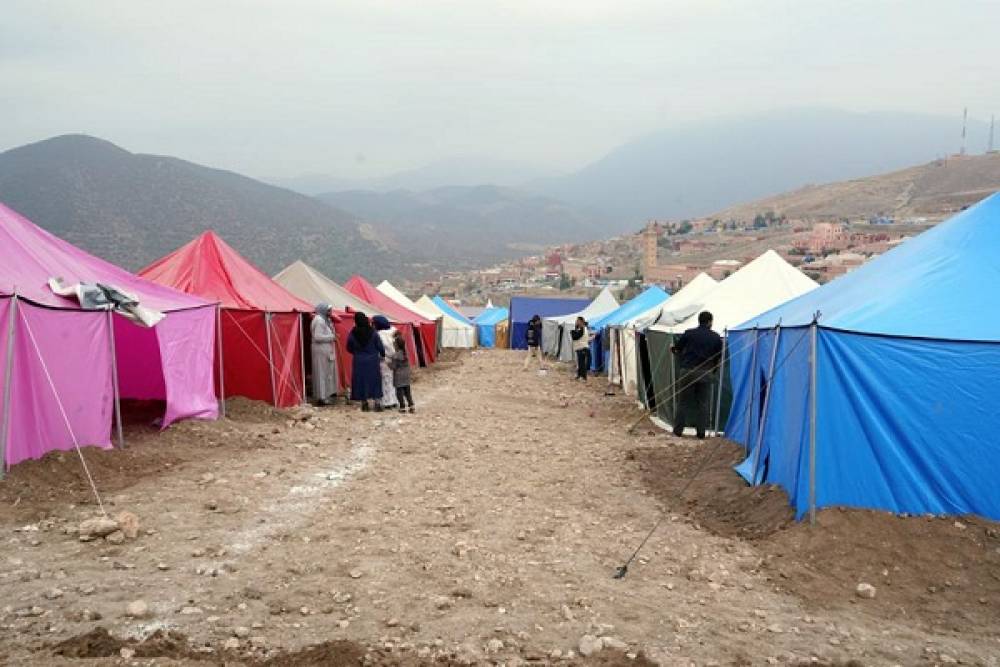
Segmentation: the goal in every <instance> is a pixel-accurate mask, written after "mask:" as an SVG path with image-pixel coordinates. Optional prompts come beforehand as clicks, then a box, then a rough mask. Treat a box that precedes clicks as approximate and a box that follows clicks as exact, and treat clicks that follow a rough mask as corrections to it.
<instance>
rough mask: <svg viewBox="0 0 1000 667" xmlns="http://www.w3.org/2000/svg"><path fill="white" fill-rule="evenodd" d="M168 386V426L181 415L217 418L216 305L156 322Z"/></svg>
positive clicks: (179, 313)
mask: <svg viewBox="0 0 1000 667" xmlns="http://www.w3.org/2000/svg"><path fill="white" fill-rule="evenodd" d="M155 331H156V337H157V340H158V341H159V345H160V359H161V360H162V363H163V366H162V368H163V374H164V381H165V383H166V386H167V412H166V414H165V415H164V416H163V426H164V428H166V427H167V426H169V425H170V424H172V423H173V422H175V421H177V420H179V419H186V418H189V417H196V418H198V419H217V418H218V416H219V402H218V400H217V399H216V397H215V384H214V383H215V373H214V367H215V307H214V306H213V307H210V308H195V309H192V310H178V311H174V312H172V313H168V314H167V316H166V318H164V319H163V321H162V322H160V323H159V324H157V325H156V328H155Z"/></svg>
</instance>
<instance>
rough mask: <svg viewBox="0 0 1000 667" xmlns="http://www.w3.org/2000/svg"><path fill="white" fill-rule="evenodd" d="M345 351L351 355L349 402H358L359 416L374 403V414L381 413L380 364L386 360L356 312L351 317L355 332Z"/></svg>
mask: <svg viewBox="0 0 1000 667" xmlns="http://www.w3.org/2000/svg"><path fill="white" fill-rule="evenodd" d="M347 351H348V352H350V353H351V354H352V355H353V364H352V366H351V399H352V400H355V401H361V410H362V412H368V411H369V410H370V409H371V407H370V406H369V404H368V401H374V402H375V411H376V412H381V411H382V403H381V400H382V374H381V372H380V371H379V363H380V361H381V359H382V358H383V357H385V348H383V347H382V340H381V339H380V338H379V337H378V336H376V335H375V331H374V330H373V329H372V325H371V322H369V321H368V317H367V316H366V315H365V314H364V313H362V312H360V311H358V312H355V313H354V328H353V329H351V333H350V335H349V336H348V337H347Z"/></svg>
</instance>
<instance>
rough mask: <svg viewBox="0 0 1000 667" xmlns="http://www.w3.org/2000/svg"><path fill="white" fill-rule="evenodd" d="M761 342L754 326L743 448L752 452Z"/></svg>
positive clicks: (758, 332)
mask: <svg viewBox="0 0 1000 667" xmlns="http://www.w3.org/2000/svg"><path fill="white" fill-rule="evenodd" d="M758 343H760V331H758V330H757V327H756V326H754V328H753V354H752V355H751V356H750V391H748V392H747V419H746V421H747V428H746V435H745V436H744V438H743V443H744V444H743V449H744V450H745V451H746V452H748V453H749V452H750V424H751V422H753V396H754V394H755V393H756V391H755V389H756V387H757V345H758Z"/></svg>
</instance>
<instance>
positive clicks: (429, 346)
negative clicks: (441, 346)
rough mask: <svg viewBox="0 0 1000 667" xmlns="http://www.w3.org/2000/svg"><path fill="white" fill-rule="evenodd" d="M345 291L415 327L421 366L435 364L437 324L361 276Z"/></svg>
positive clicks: (350, 282) (349, 282) (393, 317)
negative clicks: (397, 301) (417, 334)
mask: <svg viewBox="0 0 1000 667" xmlns="http://www.w3.org/2000/svg"><path fill="white" fill-rule="evenodd" d="M344 289H346V290H347V291H348V292H350V293H351V294H353V295H354V296H356V297H358V298H360V299H364V300H365V301H367V302H368V303H370V304H372V305H374V306H375V307H376V308H378V309H379V310H380V311H382V312H383V313H385V314H386V315H388V316H389V317H390V318H392V319H394V320H397V321H399V322H405V323H408V324H411V325H413V328H414V330H416V331H419V332H420V336H419V337H418V339H419V341H420V345H419V346H418V349H417V354H418V355H421V356H420V362H421V363H420V365H421V366H427V365H430V364H432V363H434V358H435V357H436V356H437V322H435V321H434V320H429V319H427V318H426V317H424V316H423V315H420V314H419V313H415V312H413V311H412V310H410V309H408V308H406V307H405V306H402V305H400V304H398V303H396V302H395V301H393V300H392V299H390V298H389V297H388V296H386V295H385V294H383V293H382V292H380V291H378V290H377V289H375V287H374V286H373V285H372V284H371V283H370V282H368V281H367V280H365V279H364V278H362V277H361V276H354V277H352V278H351V279H350V280H348V281H347V282H346V283H344Z"/></svg>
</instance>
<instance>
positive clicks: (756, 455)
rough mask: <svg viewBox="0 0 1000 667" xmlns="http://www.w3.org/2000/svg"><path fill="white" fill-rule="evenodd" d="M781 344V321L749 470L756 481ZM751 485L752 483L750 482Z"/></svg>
mask: <svg viewBox="0 0 1000 667" xmlns="http://www.w3.org/2000/svg"><path fill="white" fill-rule="evenodd" d="M779 342H781V320H778V325H777V326H776V327H774V342H773V343H772V344H771V363H770V364H769V365H768V370H767V393H766V394H764V409H763V410H762V411H761V414H760V425H759V426H758V427H757V446H756V447H755V448H754V453H753V468H751V473H750V474H751V475H753V478H752V479H754V480H755V479H757V466H758V465H759V464H760V450H761V449H762V445H763V442H764V426H765V425H766V424H767V409H768V407H769V406H770V405H771V393H772V391H771V383H772V382H774V363H775V361H777V359H778V343H779ZM751 485H753V482H752V481H751Z"/></svg>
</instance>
